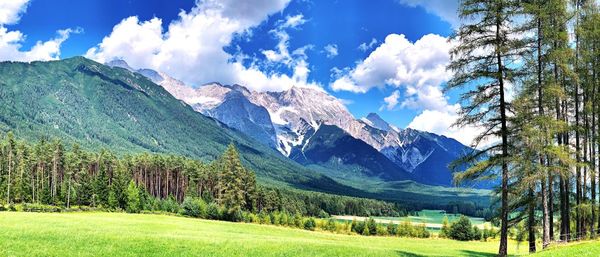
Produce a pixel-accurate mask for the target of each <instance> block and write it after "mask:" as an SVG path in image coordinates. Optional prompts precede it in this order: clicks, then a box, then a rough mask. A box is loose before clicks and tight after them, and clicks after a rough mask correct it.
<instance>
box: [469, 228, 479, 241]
mask: <svg viewBox="0 0 600 257" xmlns="http://www.w3.org/2000/svg"><path fill="white" fill-rule="evenodd" d="M471 240H481V230H479V228H478V227H477V226H473V229H472V230H471Z"/></svg>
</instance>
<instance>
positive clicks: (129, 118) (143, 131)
mask: <svg viewBox="0 0 600 257" xmlns="http://www.w3.org/2000/svg"><path fill="white" fill-rule="evenodd" d="M142 74H144V75H142ZM157 75H159V76H160V77H161V78H163V79H166V80H171V79H172V78H169V77H166V75H164V74H162V75H161V73H160V72H152V71H151V70H139V71H131V70H128V69H124V68H120V67H110V66H107V65H104V64H101V63H98V62H95V61H92V60H89V59H86V58H83V57H73V58H68V59H63V60H58V61H48V62H31V63H23V62H0V134H2V133H6V132H8V131H12V132H13V133H14V134H15V136H17V137H19V138H22V139H23V140H27V141H33V142H35V141H39V140H40V139H45V140H54V139H61V140H62V141H63V143H64V144H66V145H71V144H79V145H80V146H81V147H83V148H84V149H89V150H99V149H102V148H105V149H110V150H112V151H114V152H115V153H117V154H120V155H124V154H129V153H140V152H153V153H163V154H175V155H182V156H187V157H191V158H194V159H199V160H204V161H211V160H214V159H216V158H218V157H219V156H220V155H221V154H222V152H223V151H224V150H225V149H226V147H227V145H229V144H231V143H233V144H235V145H236V146H237V148H238V149H239V152H240V157H241V158H242V162H243V163H244V165H246V166H247V167H249V168H250V169H252V170H254V171H255V173H256V175H257V180H258V182H259V183H260V184H263V185H266V186H269V187H285V188H293V189H296V190H311V191H319V192H324V193H331V194H340V195H349V196H356V197H366V198H374V199H380V200H386V201H393V202H399V203H407V204H410V205H411V207H412V208H419V206H420V207H422V208H445V206H447V204H450V203H456V202H463V203H467V202H468V203H471V204H476V205H479V206H487V204H489V191H488V190H478V189H463V188H451V187H442V186H433V185H425V184H423V183H418V182H415V180H416V179H415V178H416V176H415V174H413V173H414V172H415V171H416V170H415V171H413V172H412V173H411V172H409V171H407V170H405V169H403V168H401V167H399V166H398V165H396V164H395V163H394V162H392V161H391V160H390V159H389V158H387V157H386V156H385V155H383V154H382V153H381V152H380V151H378V150H377V149H376V148H374V147H372V146H371V145H370V144H368V143H367V142H366V141H363V140H360V139H357V138H355V137H354V136H352V134H351V133H348V132H347V131H346V130H344V129H342V128H341V127H339V126H336V125H332V124H329V123H328V122H326V121H325V120H324V119H321V118H319V117H323V116H317V115H316V114H317V113H319V112H322V110H319V109H315V113H314V115H313V118H312V119H310V118H308V117H307V116H294V115H292V114H293V113H290V114H287V113H284V112H282V113H281V115H280V116H278V117H277V116H273V115H271V110H269V108H267V107H264V106H263V105H261V104H257V103H259V102H257V101H256V99H254V98H252V97H249V96H251V95H252V94H256V93H253V92H251V91H248V90H247V89H244V88H243V87H240V86H223V85H219V84H216V83H212V84H211V85H212V87H210V86H204V87H199V88H198V89H194V88H190V87H176V86H182V85H183V84H178V85H176V84H173V85H171V86H173V87H175V89H177V90H182V91H186V92H187V94H188V95H189V96H190V97H195V103H194V102H188V101H190V100H189V99H188V100H187V101H184V100H180V99H177V98H175V97H174V96H173V95H172V94H175V93H170V91H171V90H172V88H169V87H168V86H169V85H167V84H166V83H165V82H164V81H163V83H160V84H161V85H157V83H155V82H153V81H157V80H156V79H158V76H157ZM152 76H155V77H152ZM173 81H176V80H173ZM201 90H208V91H209V92H211V93H214V92H216V91H219V90H222V91H223V92H224V93H222V94H223V95H224V96H226V97H222V98H219V97H212V95H206V94H199V92H201ZM304 91H305V89H298V88H296V89H293V90H289V91H288V92H280V93H262V94H264V97H273V98H275V99H280V100H281V102H277V103H274V104H280V105H283V104H287V103H286V102H285V101H290V102H293V101H296V100H298V99H300V98H297V97H296V96H294V95H296V94H299V93H300V92H302V94H304ZM171 92H172V91H171ZM307 92H309V93H310V94H317V95H321V94H323V92H320V91H314V90H312V89H311V90H309V91H307ZM291 96H294V97H291ZM210 97H212V98H210ZM290 97H291V98H290ZM311 97H312V96H311ZM285 99H287V100H285ZM294 99H296V100H294ZM331 99H333V98H331ZM192 100H194V99H192ZM225 102H228V103H231V104H230V105H229V107H227V106H228V105H227V104H224V103H225ZM190 103H191V104H190ZM208 103H212V104H213V105H212V107H210V106H211V105H208ZM314 103H316V102H314ZM286 106H287V105H286ZM290 106H291V105H290ZM338 106H342V107H343V105H338ZM208 107H210V108H208ZM203 108H204V109H203ZM232 109H233V110H235V112H233V111H231V110H232ZM343 110H345V108H344V109H343ZM203 113H206V115H205V114H203ZM219 113H222V114H223V115H222V116H219V115H220V114H219ZM213 117H216V118H213ZM273 117H275V118H273ZM217 118H218V119H217ZM277 118H280V119H282V120H283V119H285V120H289V121H291V122H289V123H288V124H283V123H282V122H281V120H276V119H277ZM294 118H295V119H297V120H293V119H294ZM292 122H296V123H292ZM358 122H360V121H358ZM302 124H303V125H302ZM236 127H237V128H236ZM255 128H260V129H258V130H257V129H255ZM253 131H254V132H257V133H256V134H252V133H249V132H253ZM284 133H287V134H284ZM288 136H289V137H288ZM291 136H297V137H298V138H297V139H296V141H293V144H289V146H290V148H289V152H285V154H284V153H282V151H283V150H284V149H285V148H284V147H282V146H283V145H285V144H283V143H284V142H291V141H285V140H289V138H290V137H291ZM300 137H301V138H302V140H300ZM312 139H314V140H312ZM269 142H271V143H269Z"/></svg>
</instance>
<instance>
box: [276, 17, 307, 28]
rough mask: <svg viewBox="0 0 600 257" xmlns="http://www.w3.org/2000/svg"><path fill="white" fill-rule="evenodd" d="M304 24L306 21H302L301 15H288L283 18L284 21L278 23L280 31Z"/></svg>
mask: <svg viewBox="0 0 600 257" xmlns="http://www.w3.org/2000/svg"><path fill="white" fill-rule="evenodd" d="M304 23H306V20H305V19H304V15H302V14H297V15H294V16H289V15H288V16H287V17H286V18H285V21H283V22H280V25H279V28H281V29H285V28H297V27H298V26H300V25H302V24H304Z"/></svg>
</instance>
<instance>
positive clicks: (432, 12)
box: [0, 0, 463, 141]
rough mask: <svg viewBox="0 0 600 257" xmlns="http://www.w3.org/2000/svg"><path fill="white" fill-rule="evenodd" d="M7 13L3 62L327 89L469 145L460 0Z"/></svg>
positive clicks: (17, 8)
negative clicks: (66, 63)
mask: <svg viewBox="0 0 600 257" xmlns="http://www.w3.org/2000/svg"><path fill="white" fill-rule="evenodd" d="M2 5H6V6H5V7H3V8H4V9H7V10H9V11H8V13H9V15H8V16H6V17H2V16H1V15H0V29H2V30H4V31H2V30H0V43H1V42H2V41H9V45H8V46H6V45H5V46H2V45H1V44H0V60H23V61H31V60H49V59H57V58H67V57H71V56H77V55H84V56H86V57H89V58H92V59H95V60H97V61H101V62H102V61H109V60H110V59H114V58H123V59H125V60H126V61H127V62H128V63H130V65H131V66H133V67H134V68H154V69H158V70H161V71H164V72H166V73H168V74H170V75H171V76H173V77H175V78H177V79H181V80H183V81H184V82H186V83H187V84H190V85H194V86H197V85H201V84H203V83H208V82H212V81H220V82H223V83H239V84H243V85H245V86H247V87H249V88H252V89H254V90H285V89H286V88H288V87H289V86H291V85H292V84H293V85H298V86H309V87H310V86H312V87H319V88H322V89H324V90H326V91H327V92H328V93H330V94H332V95H334V96H336V97H338V98H340V99H342V100H343V102H344V103H345V104H346V106H347V107H348V109H349V110H350V111H351V112H352V113H353V114H354V115H355V116H356V117H357V118H360V117H363V116H366V114H368V113H369V112H375V113H378V114H379V115H380V116H382V117H383V118H384V119H386V120H387V121H389V122H390V123H392V124H394V125H396V126H398V127H401V128H404V127H407V126H409V125H410V126H411V127H414V128H417V129H422V130H428V131H432V132H435V133H440V134H445V135H448V136H453V137H458V136H457V131H456V130H453V129H451V128H449V124H450V123H452V121H453V119H455V116H456V110H455V109H456V105H454V103H455V101H456V93H453V94H451V95H447V94H442V93H441V90H440V89H441V88H442V86H443V84H444V83H445V81H447V79H448V78H449V74H448V73H447V71H445V69H443V67H445V64H447V61H448V56H447V49H449V47H450V45H449V44H450V43H448V41H447V37H448V36H449V35H450V34H451V32H452V28H453V26H456V23H457V18H456V15H455V13H456V6H457V0H430V1H425V0H376V1H366V0H362V1H361V0H343V1H342V0H331V1H326V0H319V1H317V0H291V1H290V0H256V1H233V0H224V1H216V0H204V1H199V2H194V1H183V0H170V1H166V0H162V1H161V0H126V1H124V0H97V1H96V0H86V1H70V0H14V2H12V3H2V0H0V7H2ZM11 10H12V14H13V15H12V16H11ZM11 32H12V33H13V34H12V36H13V38H12V39H11V40H7V38H9V39H10V38H11V37H10V35H11ZM16 33H18V34H19V35H18V36H15V35H17V34H16ZM432 34H433V35H432ZM14 37H17V39H14ZM3 38H4V40H3ZM417 42H420V43H417ZM361 45H362V47H361ZM3 47H4V48H5V49H3ZM386 99H387V100H386ZM461 141H463V140H461Z"/></svg>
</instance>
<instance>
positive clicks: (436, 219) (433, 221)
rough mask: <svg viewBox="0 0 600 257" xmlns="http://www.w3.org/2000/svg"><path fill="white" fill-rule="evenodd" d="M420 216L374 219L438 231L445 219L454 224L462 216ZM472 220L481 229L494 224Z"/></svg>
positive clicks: (423, 213)
mask: <svg viewBox="0 0 600 257" xmlns="http://www.w3.org/2000/svg"><path fill="white" fill-rule="evenodd" d="M418 214H419V215H418V216H408V217H373V218H374V219H375V221H377V222H379V223H389V222H390V221H392V222H393V223H397V224H398V223H401V222H404V221H410V222H411V223H413V224H423V223H424V224H425V226H426V227H427V228H429V229H433V230H437V229H440V228H441V227H442V222H443V221H444V217H445V216H447V217H448V221H449V222H453V221H454V220H457V219H458V218H459V217H460V215H459V214H446V213H445V212H444V211H440V210H422V211H419V212H418ZM334 218H336V219H338V220H353V219H356V220H364V219H366V218H365V217H356V216H335V217H334ZM468 218H469V219H470V220H471V223H472V224H473V225H477V227H479V228H480V229H483V228H484V227H486V226H487V227H488V228H491V227H492V224H491V223H489V222H486V221H485V220H484V219H483V218H475V217H468Z"/></svg>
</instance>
